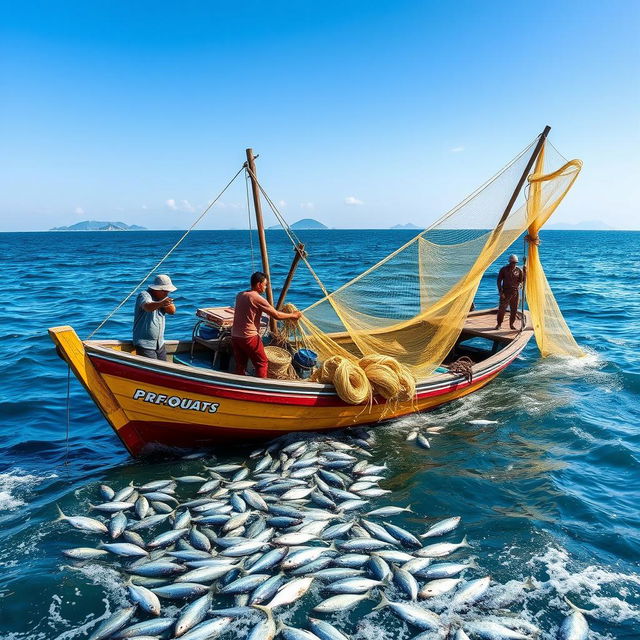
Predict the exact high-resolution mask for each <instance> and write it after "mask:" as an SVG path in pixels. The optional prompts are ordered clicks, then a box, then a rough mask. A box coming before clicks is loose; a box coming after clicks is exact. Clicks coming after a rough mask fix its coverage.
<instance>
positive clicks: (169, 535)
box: [147, 529, 189, 549]
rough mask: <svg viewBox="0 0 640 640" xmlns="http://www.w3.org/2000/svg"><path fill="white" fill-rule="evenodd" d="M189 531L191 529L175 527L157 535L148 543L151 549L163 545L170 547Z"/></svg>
mask: <svg viewBox="0 0 640 640" xmlns="http://www.w3.org/2000/svg"><path fill="white" fill-rule="evenodd" d="M188 532H189V529H173V530H171V531H165V533H161V534H160V535H159V536H156V537H155V538H154V539H153V540H151V541H150V542H148V543H147V548H149V549H159V548H162V547H168V546H169V545H170V544H173V543H174V542H175V541H176V540H178V539H179V538H182V537H183V536H185V535H186V534H187V533H188Z"/></svg>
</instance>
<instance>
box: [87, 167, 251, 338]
mask: <svg viewBox="0 0 640 640" xmlns="http://www.w3.org/2000/svg"><path fill="white" fill-rule="evenodd" d="M243 171H244V165H243V166H242V167H240V169H238V173H236V175H235V176H233V178H231V180H229V182H227V184H226V186H225V188H224V189H223V190H222V191H221V192H220V193H219V194H218V195H217V196H216V197H215V199H214V200H212V201H211V202H210V203H209V205H208V206H207V208H206V209H205V210H204V211H203V212H202V213H201V214H200V215H199V216H198V217H197V218H196V220H195V222H193V224H192V225H191V226H190V227H189V228H188V229H187V230H186V231H185V232H184V233H183V234H182V236H181V237H180V239H179V240H178V241H177V242H176V243H175V244H174V245H173V247H171V249H169V251H168V252H167V253H166V254H165V255H164V257H163V258H162V260H160V262H158V263H157V264H155V265H154V267H153V268H152V269H150V270H149V272H148V273H147V274H146V275H145V277H144V278H142V280H140V282H138V284H137V285H136V286H135V288H134V289H132V291H131V292H130V293H129V294H128V295H127V297H126V298H124V300H122V302H121V303H120V304H119V305H118V306H117V307H116V308H115V309H114V310H113V311H112V312H111V313H110V314H109V315H108V316H107V317H106V318H105V319H104V320H103V321H102V322H101V323H100V324H99V325H98V326H97V327H96V328H95V329H94V330H93V331H92V332H91V333H90V334H89V335H88V336H87V338H86V339H87V340H90V339H91V338H92V337H93V336H94V335H95V334H96V333H98V331H100V329H102V327H104V325H105V324H106V323H107V322H108V321H109V320H110V319H111V317H112V316H113V315H114V314H115V313H117V312H118V311H119V310H120V309H121V308H122V306H123V305H124V304H125V303H126V302H127V300H129V298H131V296H132V295H133V294H134V293H135V292H136V291H137V290H138V289H139V288H140V287H141V286H142V285H143V284H144V283H145V282H146V281H147V280H148V279H149V277H150V276H151V274H152V273H153V272H154V271H155V270H156V269H157V268H158V267H159V266H160V265H161V264H162V263H163V262H164V261H165V260H166V259H167V258H168V257H169V256H170V255H171V254H172V253H173V252H174V251H175V250H176V249H177V248H178V246H180V244H182V241H183V240H184V239H185V238H186V237H187V236H188V235H189V234H190V233H191V232H192V231H193V229H194V227H195V226H196V225H197V224H198V222H200V220H202V218H204V217H205V215H206V214H207V213H208V212H209V209H211V207H213V205H214V204H215V203H216V202H218V200H220V198H221V197H222V194H223V193H224V192H225V191H226V190H227V189H228V188H229V187H230V186H231V184H232V183H233V181H234V180H235V179H236V178H237V177H238V176H239V175H240V174H241V173H242V172H243Z"/></svg>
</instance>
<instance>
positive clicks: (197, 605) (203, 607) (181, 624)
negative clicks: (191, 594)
mask: <svg viewBox="0 0 640 640" xmlns="http://www.w3.org/2000/svg"><path fill="white" fill-rule="evenodd" d="M211 600H212V596H211V593H206V594H205V595H203V596H202V597H201V598H198V599H197V600H194V601H193V602H192V603H191V604H190V605H188V606H186V607H185V608H184V609H183V610H182V611H181V613H180V617H179V618H178V620H177V621H176V627H175V630H174V632H173V633H174V636H175V637H176V638H178V637H179V636H181V635H183V634H185V633H186V632H187V631H189V629H192V628H193V627H195V626H196V625H197V624H198V623H200V622H202V621H203V620H204V618H205V616H206V615H207V612H208V611H209V609H210V608H211Z"/></svg>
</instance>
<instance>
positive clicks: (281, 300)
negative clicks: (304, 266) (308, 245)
mask: <svg viewBox="0 0 640 640" xmlns="http://www.w3.org/2000/svg"><path fill="white" fill-rule="evenodd" d="M295 252H296V255H295V256H293V260H292V262H291V267H290V268H289V273H288V274H287V278H286V280H285V281H284V285H283V286H282V291H281V292H280V297H279V298H278V304H277V305H276V309H278V310H280V309H281V308H282V305H283V304H284V299H285V298H286V297H287V293H288V291H289V287H290V286H291V281H292V280H293V274H294V273H295V272H296V268H297V267H298V262H300V260H302V258H304V257H306V255H307V253H306V251H305V250H304V244H302V242H301V243H300V244H298V245H296V248H295Z"/></svg>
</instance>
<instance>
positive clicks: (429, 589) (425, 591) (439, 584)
mask: <svg viewBox="0 0 640 640" xmlns="http://www.w3.org/2000/svg"><path fill="white" fill-rule="evenodd" d="M461 582H462V580H461V579H460V578H440V579H438V580H431V581H430V582H427V583H426V584H425V585H424V586H423V587H422V589H420V591H419V592H418V598H420V599H421V600H426V599H427V598H437V597H438V596H441V595H443V594H444V593H447V592H449V591H451V590H452V589H454V588H455V587H456V586H457V585H459V584H460V583H461Z"/></svg>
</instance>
